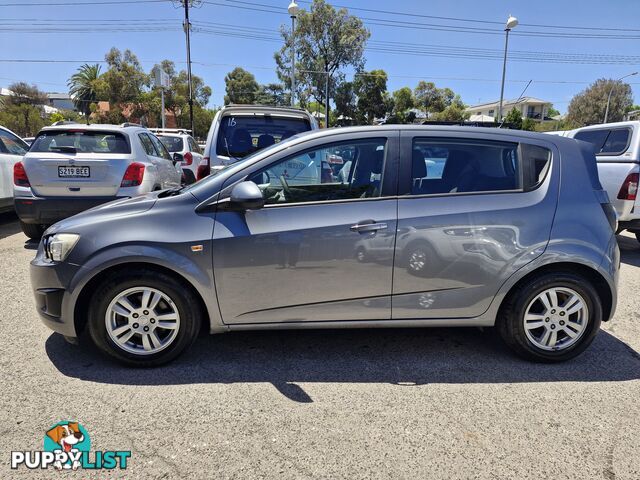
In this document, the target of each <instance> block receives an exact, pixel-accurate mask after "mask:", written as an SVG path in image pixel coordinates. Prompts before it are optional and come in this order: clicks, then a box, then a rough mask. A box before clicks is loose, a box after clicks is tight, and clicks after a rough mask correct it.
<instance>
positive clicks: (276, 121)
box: [198, 105, 318, 180]
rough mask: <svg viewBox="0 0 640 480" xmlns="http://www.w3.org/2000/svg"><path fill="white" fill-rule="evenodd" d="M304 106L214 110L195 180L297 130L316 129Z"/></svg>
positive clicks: (312, 118) (256, 106)
mask: <svg viewBox="0 0 640 480" xmlns="http://www.w3.org/2000/svg"><path fill="white" fill-rule="evenodd" d="M317 129H318V122H317V121H316V119H315V118H314V117H313V115H311V114H310V113H309V112H307V111H306V110H301V109H298V108H286V107H270V106H266V105H228V106H226V107H223V108H222V109H221V110H220V111H218V113H217V114H216V116H215V118H214V119H213V122H212V123H211V128H210V129H209V134H208V135H207V144H206V146H205V149H204V162H203V163H202V165H201V167H200V169H199V170H198V180H199V179H200V178H203V177H205V176H207V175H209V173H210V171H211V170H219V169H221V168H224V167H226V166H227V165H231V164H232V163H235V162H237V161H238V160H241V159H243V158H244V157H246V156H248V155H250V154H252V153H254V152H256V151H258V150H261V149H263V148H266V147H268V146H271V145H274V144H276V143H279V142H281V141H282V140H285V139H287V138H289V137H292V136H293V135H296V134H298V133H302V132H307V131H309V130H317Z"/></svg>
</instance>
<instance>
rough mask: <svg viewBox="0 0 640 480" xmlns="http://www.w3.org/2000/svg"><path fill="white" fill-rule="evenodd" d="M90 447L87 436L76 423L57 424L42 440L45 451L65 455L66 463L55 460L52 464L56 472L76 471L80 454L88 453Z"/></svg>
mask: <svg viewBox="0 0 640 480" xmlns="http://www.w3.org/2000/svg"><path fill="white" fill-rule="evenodd" d="M90 447H91V442H90V441H89V434H88V433H87V432H86V430H85V429H84V428H83V427H82V426H81V425H80V424H79V423H78V422H60V423H57V424H55V425H54V426H53V427H51V428H50V429H49V430H47V433H46V436H45V438H44V449H45V451H47V452H54V453H59V452H64V453H66V454H67V462H65V463H63V462H62V461H60V460H56V462H55V463H54V464H53V466H54V467H55V468H56V469H57V470H62V469H63V468H64V469H71V470H77V469H78V468H79V467H80V466H81V464H80V458H81V456H82V452H88V451H89V449H90Z"/></svg>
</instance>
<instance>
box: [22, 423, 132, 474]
mask: <svg viewBox="0 0 640 480" xmlns="http://www.w3.org/2000/svg"><path fill="white" fill-rule="evenodd" d="M130 458H131V450H97V451H93V452H92V451H91V440H90V439H89V433H88V432H87V430H86V429H85V428H84V427H83V426H82V425H80V424H79V423H78V422H69V421H65V422H58V423H56V424H55V425H53V426H52V427H50V428H49V429H48V430H46V432H45V435H44V445H43V449H42V450H22V451H12V452H11V468H12V469H13V470H16V469H18V468H25V467H26V468H27V469H30V470H36V469H45V468H55V469H56V470H60V471H62V470H64V471H71V470H78V469H84V470H103V469H104V470H113V469H116V468H117V469H120V470H124V469H126V468H127V466H128V463H129V459H130Z"/></svg>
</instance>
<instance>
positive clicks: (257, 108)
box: [220, 103, 311, 116]
mask: <svg viewBox="0 0 640 480" xmlns="http://www.w3.org/2000/svg"><path fill="white" fill-rule="evenodd" d="M227 110H233V111H239V112H246V113H251V112H256V113H268V112H273V113H280V114H294V115H306V116H311V114H310V113H309V112H308V111H307V110H305V109H303V108H296V107H275V106H270V105H246V104H233V103H232V104H230V105H225V106H224V107H222V108H221V109H220V111H221V112H223V113H224V112H226V111H227Z"/></svg>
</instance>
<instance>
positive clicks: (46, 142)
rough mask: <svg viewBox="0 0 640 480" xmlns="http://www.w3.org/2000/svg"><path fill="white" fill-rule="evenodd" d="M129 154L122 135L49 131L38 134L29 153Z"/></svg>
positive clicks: (80, 131)
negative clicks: (72, 151) (70, 151)
mask: <svg viewBox="0 0 640 480" xmlns="http://www.w3.org/2000/svg"><path fill="white" fill-rule="evenodd" d="M74 149H75V151H76V152H77V153H131V147H130V146H129V143H128V142H127V140H126V139H125V137H124V135H122V134H120V133H115V132H100V131H96V130H91V131H88V130H50V131H44V132H41V133H40V134H38V136H37V137H36V139H35V140H34V142H33V145H31V149H30V150H29V151H30V152H68V151H69V150H74Z"/></svg>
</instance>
